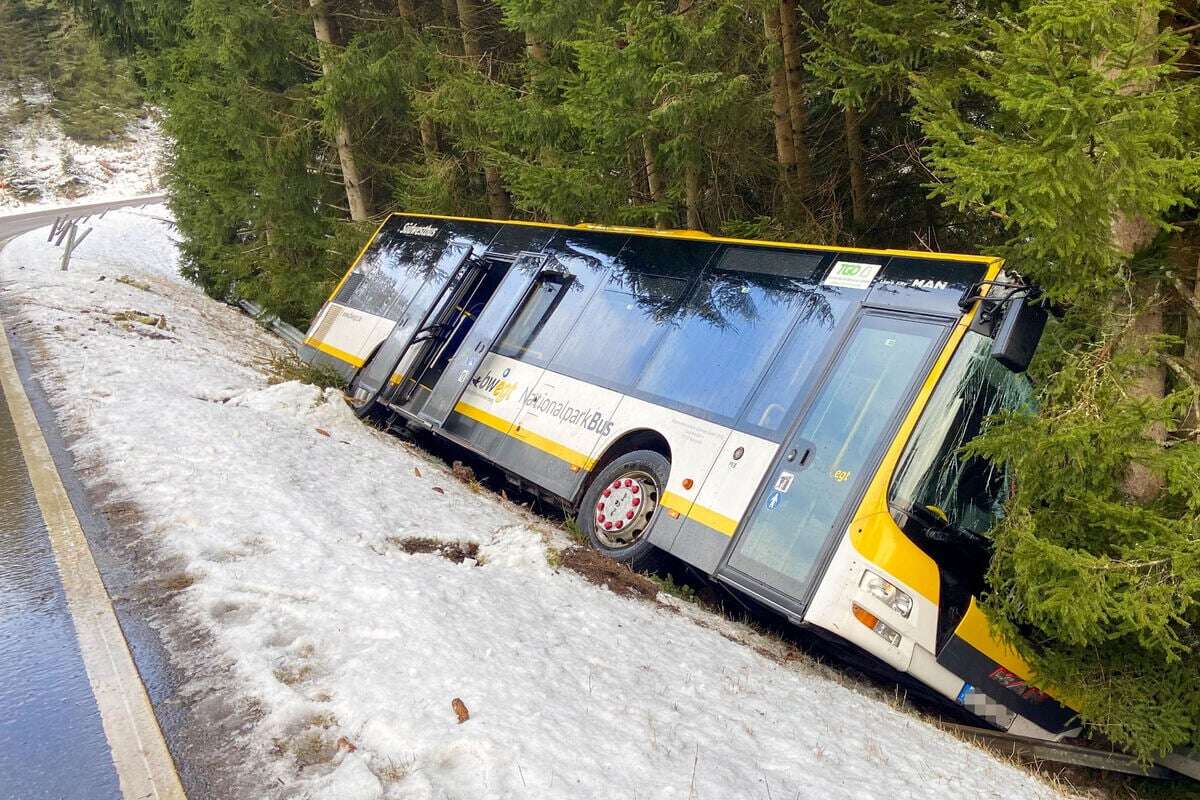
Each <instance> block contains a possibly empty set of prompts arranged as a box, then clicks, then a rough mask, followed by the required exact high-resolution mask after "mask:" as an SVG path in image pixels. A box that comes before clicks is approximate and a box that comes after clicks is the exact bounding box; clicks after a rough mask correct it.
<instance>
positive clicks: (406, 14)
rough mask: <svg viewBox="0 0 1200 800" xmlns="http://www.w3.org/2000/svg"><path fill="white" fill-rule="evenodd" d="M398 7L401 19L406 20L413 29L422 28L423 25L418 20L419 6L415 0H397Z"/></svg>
mask: <svg viewBox="0 0 1200 800" xmlns="http://www.w3.org/2000/svg"><path fill="white" fill-rule="evenodd" d="M396 7H397V9H398V10H399V11H400V19H402V20H404V22H405V24H406V25H408V27H409V28H410V29H411V30H414V31H416V30H420V28H421V26H420V24H419V23H418V21H417V7H416V5H415V4H414V3H413V0H396Z"/></svg>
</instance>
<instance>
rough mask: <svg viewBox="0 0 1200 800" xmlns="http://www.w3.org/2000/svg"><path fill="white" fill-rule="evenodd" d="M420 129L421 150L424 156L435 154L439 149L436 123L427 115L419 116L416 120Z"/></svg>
mask: <svg viewBox="0 0 1200 800" xmlns="http://www.w3.org/2000/svg"><path fill="white" fill-rule="evenodd" d="M417 125H418V127H419V128H420V131H421V150H422V151H424V153H425V155H426V157H431V156H435V155H437V153H438V150H440V149H441V148H440V146H439V145H438V131H437V123H435V122H434V121H433V120H431V119H429V118H428V117H421V119H420V120H419V121H418V122H417Z"/></svg>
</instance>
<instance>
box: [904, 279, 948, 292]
mask: <svg viewBox="0 0 1200 800" xmlns="http://www.w3.org/2000/svg"><path fill="white" fill-rule="evenodd" d="M912 285H913V288H914V289H924V290H925V291H927V292H940V291H942V290H943V289H949V288H950V284H949V283H948V282H946V281H926V280H915V281H913V282H912Z"/></svg>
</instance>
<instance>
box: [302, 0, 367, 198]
mask: <svg viewBox="0 0 1200 800" xmlns="http://www.w3.org/2000/svg"><path fill="white" fill-rule="evenodd" d="M309 5H310V6H311V7H312V9H313V31H314V32H315V33H316V36H317V41H318V42H319V43H320V48H321V70H322V71H323V72H324V73H325V74H326V75H328V74H329V73H330V71H331V67H330V64H329V58H328V55H327V53H326V50H327V49H328V48H330V47H334V46H336V45H337V44H338V37H337V30H336V28H334V26H333V20H331V19H330V18H329V15H328V14H326V13H325V4H324V2H323V0H309ZM333 138H334V143H335V144H336V145H337V151H338V160H339V161H340V162H341V164H342V182H343V183H344V184H345V185H346V201H347V203H348V204H349V206H350V219H353V220H364V219H367V218H368V217H370V216H371V201H370V199H369V197H368V191H367V186H366V182H365V181H364V179H363V176H362V173H361V172H360V171H359V169H358V161H357V160H355V158H354V145H353V142H351V140H350V130H349V128H348V127H347V126H346V125H345V124H344V123H343V124H339V125H338V128H337V131H336V132H335V133H334V137H333Z"/></svg>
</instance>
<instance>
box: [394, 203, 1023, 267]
mask: <svg viewBox="0 0 1200 800" xmlns="http://www.w3.org/2000/svg"><path fill="white" fill-rule="evenodd" d="M391 217H416V218H420V219H442V220H456V221H461V222H489V223H493V224H497V225H525V226H529V227H533V228H556V229H559V230H585V231H601V232H605V233H626V234H630V235H635V236H655V237H658V238H663V239H701V240H703V241H708V242H715V243H723V244H741V245H758V246H763V247H768V246H769V247H787V248H794V249H797V250H821V251H825V252H830V253H859V254H862V255H874V256H900V257H904V258H929V259H936V260H938V261H962V262H967V263H971V264H987V265H992V264H997V263H999V262H1000V261H1001V259H1000V258H999V257H998V256H981V255H966V254H962V253H936V252H931V251H927V250H892V249H876V248H867V247H838V246H836V245H827V244H804V243H801V242H776V241H770V240H766V239H737V238H732V237H726V236H713V235H712V234H708V233H704V232H703V231H693V230H659V229H657V228H639V227H633V226H623V225H599V224H596V223H591V222H583V223H579V224H577V225H563V224H559V223H554V222H531V221H528V220H519V219H490V218H487V217H456V216H451V215H447V214H422V213H417V212H412V211H394V212H392V213H390V214H388V216H387V217H386V218H385V219H384V221H385V222H386V221H387V219H390V218H391Z"/></svg>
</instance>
